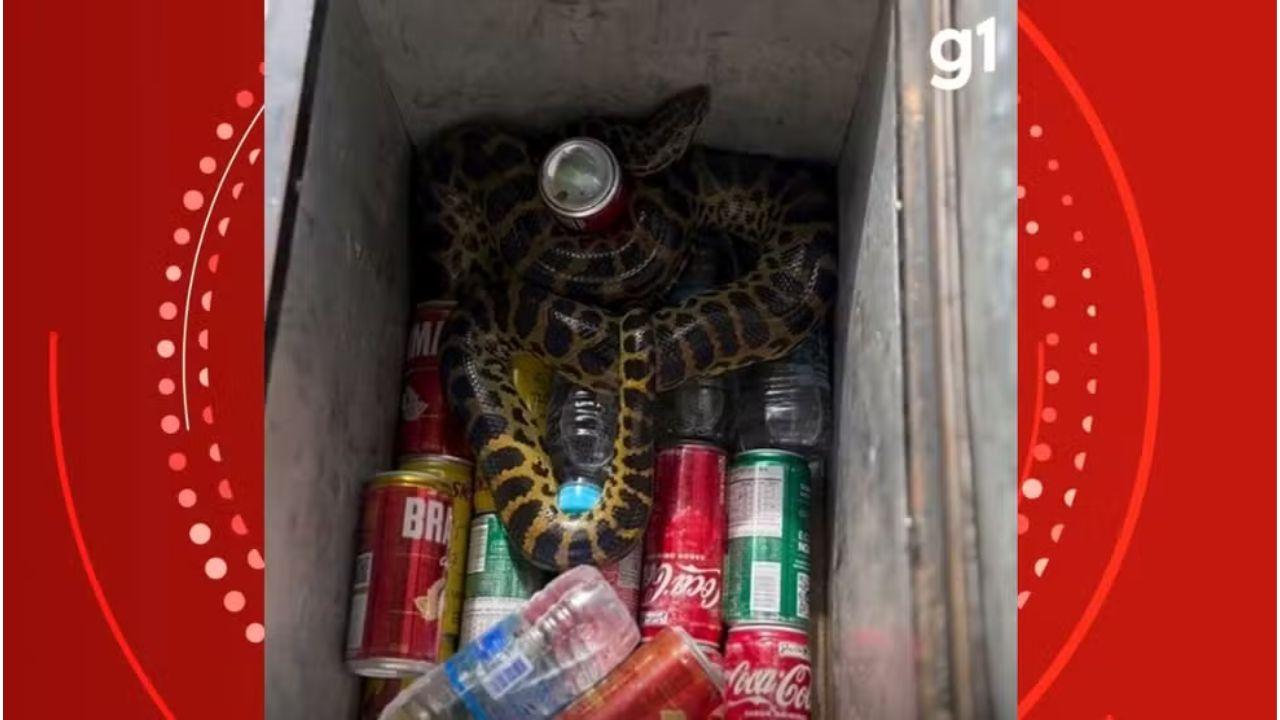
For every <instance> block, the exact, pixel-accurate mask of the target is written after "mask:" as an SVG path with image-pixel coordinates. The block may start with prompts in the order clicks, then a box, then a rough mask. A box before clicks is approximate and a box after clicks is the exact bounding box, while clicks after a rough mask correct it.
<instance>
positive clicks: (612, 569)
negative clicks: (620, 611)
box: [600, 543, 644, 615]
mask: <svg viewBox="0 0 1280 720" xmlns="http://www.w3.org/2000/svg"><path fill="white" fill-rule="evenodd" d="M643 555H644V544H643V543H637V544H636V546H635V547H634V548H632V550H631V552H629V553H627V554H626V556H624V557H623V558H622V559H621V560H619V561H618V562H616V563H614V564H613V565H609V566H607V567H602V568H600V574H601V575H603V576H604V579H605V581H606V582H608V583H609V587H611V588H613V591H614V592H616V593H617V594H618V599H619V600H621V601H622V604H623V605H626V606H627V609H629V610H630V611H631V614H632V615H635V614H636V613H637V612H638V611H639V610H640V576H641V573H642V568H641V567H640V560H641V556H643Z"/></svg>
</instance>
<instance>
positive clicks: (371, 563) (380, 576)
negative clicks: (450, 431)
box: [346, 470, 456, 678]
mask: <svg viewBox="0 0 1280 720" xmlns="http://www.w3.org/2000/svg"><path fill="white" fill-rule="evenodd" d="M455 492H456V487H455V486H454V485H453V484H452V483H450V482H449V481H448V480H446V479H445V478H444V477H442V476H441V475H439V474H430V473H423V472H414V471H407V470H400V471H395V472H385V473H379V474H377V475H375V476H374V477H373V478H371V479H370V480H369V481H368V482H367V483H366V484H365V487H364V501H363V508H362V518H361V525H360V543H359V551H358V554H357V555H356V567H355V575H354V578H353V582H352V591H351V614H350V617H349V619H348V625H347V628H348V630H347V652H346V655H347V665H348V667H350V669H351V671H352V672H354V673H356V674H357V675H364V676H366V677H383V678H394V677H409V676H412V675H420V674H422V673H425V672H426V671H427V670H430V669H431V668H432V667H433V666H434V665H435V664H436V663H438V662H440V661H442V660H444V658H445V657H446V656H447V655H448V654H449V653H451V652H452V646H451V645H450V642H451V640H450V639H449V638H448V636H447V634H446V633H445V632H444V630H445V627H444V625H445V623H444V614H445V612H444V611H445V595H446V592H445V586H446V584H447V581H448V571H449V568H448V551H449V543H450V541H451V536H452V535H453V521H454V518H453V502H454V493H455ZM455 637H456V636H455Z"/></svg>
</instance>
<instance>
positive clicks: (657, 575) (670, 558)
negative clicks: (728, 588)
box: [640, 443, 725, 645]
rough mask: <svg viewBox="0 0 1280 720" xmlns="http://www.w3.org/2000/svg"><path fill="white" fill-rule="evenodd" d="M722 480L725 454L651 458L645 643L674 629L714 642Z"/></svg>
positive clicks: (683, 451) (707, 449)
mask: <svg viewBox="0 0 1280 720" xmlns="http://www.w3.org/2000/svg"><path fill="white" fill-rule="evenodd" d="M724 479H725V455H724V451H722V450H720V449H719V448H716V447H714V446H711V445H702V444H694V443H690V444H685V445H677V446H674V447H671V448H667V449H665V450H662V451H661V452H659V453H658V459H657V467H656V468H655V473H654V506H653V512H652V514H651V517H650V520H649V527H648V530H647V531H646V532H645V540H644V545H645V549H644V591H643V593H642V594H641V600H640V624H641V634H642V636H643V637H644V638H646V639H648V638H653V637H655V636H656V635H657V634H658V633H659V632H661V630H662V629H663V628H664V627H667V626H673V627H678V628H682V629H683V630H684V631H685V632H687V633H688V634H689V635H690V636H691V637H692V638H693V639H694V640H695V641H697V642H701V643H707V644H712V645H715V644H718V643H719V642H720V629H721V627H722V625H721V620H720V593H721V578H722V566H723V564H724V547H725V545H724V542H725V540H724V529H725V497H724V487H725V482H724Z"/></svg>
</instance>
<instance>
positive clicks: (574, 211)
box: [538, 137, 628, 233]
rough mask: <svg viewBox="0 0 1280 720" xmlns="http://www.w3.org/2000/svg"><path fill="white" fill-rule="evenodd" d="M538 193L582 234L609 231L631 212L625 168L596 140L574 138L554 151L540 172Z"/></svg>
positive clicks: (566, 224)
mask: <svg viewBox="0 0 1280 720" xmlns="http://www.w3.org/2000/svg"><path fill="white" fill-rule="evenodd" d="M538 192H539V193H540V194H541V196H542V201H543V202H545V203H546V204H547V207H548V208H550V209H551V212H552V213H554V214H555V216H556V219H557V220H559V221H560V223H561V224H563V225H564V226H565V227H568V228H571V229H573V230H577V231H579V232H584V233H593V232H602V231H604V230H608V229H609V227H610V226H612V225H613V224H614V223H616V222H617V221H618V220H619V219H621V218H622V216H623V215H624V214H625V213H626V210H627V202H628V201H627V194H628V193H627V192H626V183H625V182H624V178H623V173H622V165H620V164H619V163H618V159H617V158H616V157H615V156H614V154H613V151H612V150H610V149H609V146H608V145H605V144H604V143H602V142H600V141H599V140H595V139H593V138H588V137H577V138H570V139H569V140H565V141H564V142H562V143H560V144H559V145H556V146H555V147H553V148H551V151H550V152H548V153H547V156H546V158H544V159H543V161H542V168H541V169H540V170H539V172H538Z"/></svg>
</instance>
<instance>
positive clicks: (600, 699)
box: [557, 627, 724, 720]
mask: <svg viewBox="0 0 1280 720" xmlns="http://www.w3.org/2000/svg"><path fill="white" fill-rule="evenodd" d="M723 688H724V680H723V677H722V676H721V674H720V670H719V668H717V667H716V666H715V665H713V664H711V663H710V662H709V661H708V660H707V658H706V657H705V656H704V654H703V651H702V649H701V648H700V647H699V646H698V643H696V642H694V641H693V639H692V638H690V637H689V636H688V634H687V633H685V632H684V631H683V630H681V629H679V628H673V627H669V628H665V629H663V631H662V632H660V633H658V635H657V636H656V637H654V638H653V640H651V641H649V642H647V643H645V644H644V645H642V646H640V649H639V650H636V651H635V652H633V653H632V654H631V655H630V656H629V657H628V658H627V659H626V660H624V661H623V662H622V664H621V665H619V666H618V667H616V668H614V670H613V672H611V673H609V675H608V676H607V677H605V679H604V680H602V681H600V683H598V684H597V685H595V686H594V687H592V688H591V690H589V691H588V692H587V694H586V695H583V696H582V697H580V698H578V699H577V700H575V701H574V702H573V704H571V705H570V706H569V707H568V708H566V709H565V710H564V711H563V712H562V713H561V714H560V715H558V716H557V718H558V720H675V719H676V718H688V719H689V720H694V719H699V720H700V719H701V718H706V717H708V716H710V715H711V713H712V712H713V711H715V709H716V708H718V707H719V706H720V704H721V698H722V691H723Z"/></svg>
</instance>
